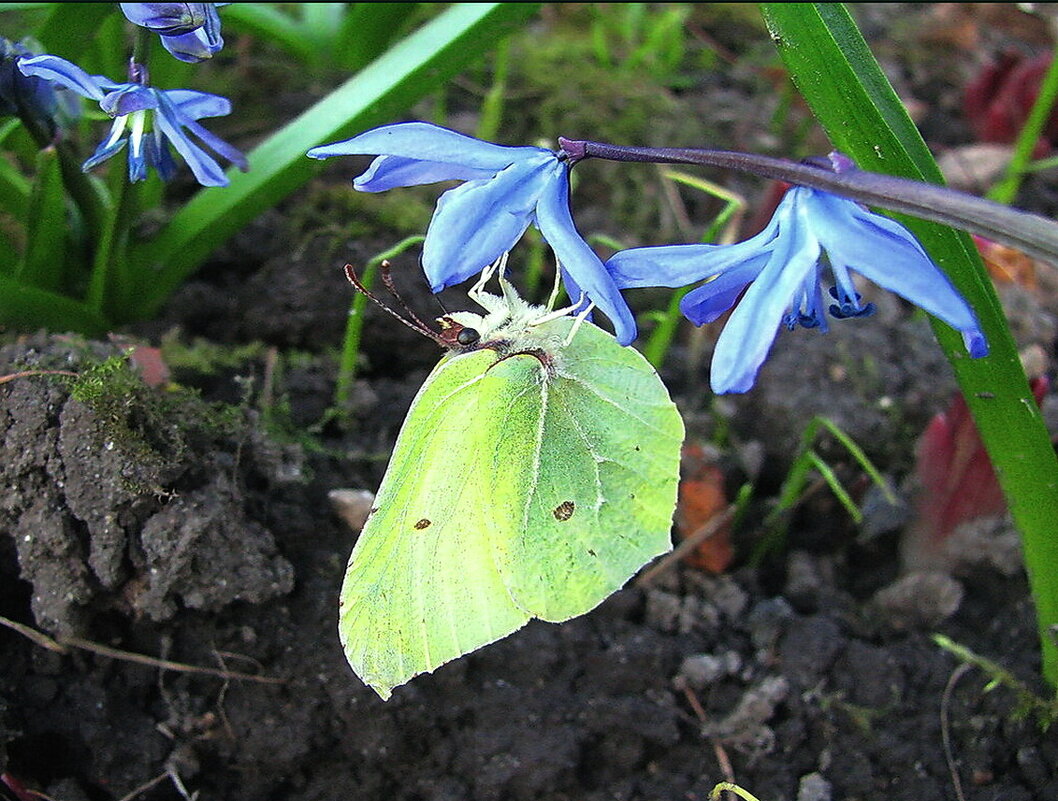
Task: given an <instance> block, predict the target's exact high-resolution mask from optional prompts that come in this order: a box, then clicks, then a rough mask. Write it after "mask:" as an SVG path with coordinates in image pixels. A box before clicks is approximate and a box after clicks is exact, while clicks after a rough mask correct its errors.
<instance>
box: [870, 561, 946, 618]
mask: <svg viewBox="0 0 1058 801" xmlns="http://www.w3.org/2000/svg"><path fill="white" fill-rule="evenodd" d="M964 594H965V591H964V590H963V586H962V584H960V583H959V582H958V581H956V580H955V579H953V578H952V577H951V576H949V575H947V574H946V573H934V572H929V573H926V572H922V573H909V574H908V575H906V576H904V577H903V578H900V579H897V580H896V581H894V582H893V583H892V584H890V585H889V586H887V587H883V588H882V589H880V590H878V592H877V593H875V595H874V598H873V599H872V600H871V605H872V606H873V607H874V609H875V611H876V612H877V613H878V615H879V616H880V617H881V618H882V620H884V621H885V622H886V623H887V624H888V625H889V626H890V627H892V628H894V629H897V630H906V629H918V628H932V627H933V626H936V625H937V624H939V623H941V622H943V621H945V620H947V619H948V618H949V617H951V616H952V615H954V614H955V612H956V611H957V610H958V609H959V605H960V604H961V603H962V599H963V595H964Z"/></svg>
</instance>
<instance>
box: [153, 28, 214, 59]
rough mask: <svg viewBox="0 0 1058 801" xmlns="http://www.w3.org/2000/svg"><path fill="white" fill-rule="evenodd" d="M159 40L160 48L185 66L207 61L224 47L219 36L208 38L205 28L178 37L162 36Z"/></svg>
mask: <svg viewBox="0 0 1058 801" xmlns="http://www.w3.org/2000/svg"><path fill="white" fill-rule="evenodd" d="M161 39H162V47H164V48H165V49H166V50H168V51H169V54H170V55H171V56H172V57H173V58H175V59H178V60H180V61H183V62H184V63H185V64H198V63H200V62H202V61H207V60H209V59H211V58H213V55H214V54H215V53H218V52H219V51H220V50H221V49H222V48H223V47H224V39H222V38H221V36H220V35H219V34H217V35H215V36H210V35H209V33H208V32H207V30H206V29H205V28H199V29H198V30H197V31H192V32H191V33H184V34H181V35H180V36H163V37H161Z"/></svg>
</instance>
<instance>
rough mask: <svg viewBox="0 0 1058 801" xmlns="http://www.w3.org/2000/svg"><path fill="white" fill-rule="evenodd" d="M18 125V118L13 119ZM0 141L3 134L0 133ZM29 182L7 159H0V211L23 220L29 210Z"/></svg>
mask: <svg viewBox="0 0 1058 801" xmlns="http://www.w3.org/2000/svg"><path fill="white" fill-rule="evenodd" d="M13 122H14V123H15V125H16V126H17V125H18V120H13ZM0 141H3V136H2V135H0ZM29 195H30V182H29V181H28V180H27V179H26V177H25V176H24V175H22V173H20V172H19V171H18V170H17V169H15V167H14V166H13V165H12V164H11V163H10V162H9V161H8V160H7V159H0V211H3V212H6V213H7V214H10V215H11V216H12V217H14V218H15V219H16V220H19V221H24V220H25V219H26V214H27V212H28V210H29Z"/></svg>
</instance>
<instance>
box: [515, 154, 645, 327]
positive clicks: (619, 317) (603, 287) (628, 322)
mask: <svg viewBox="0 0 1058 801" xmlns="http://www.w3.org/2000/svg"><path fill="white" fill-rule="evenodd" d="M567 175H568V167H567V166H566V164H564V163H561V162H559V163H556V164H555V165H554V166H553V167H552V168H551V170H549V175H548V183H547V185H546V187H545V188H544V191H543V192H542V193H541V194H540V201H539V203H538V205H537V209H536V223H537V225H539V226H540V233H541V234H542V235H543V237H544V240H545V241H546V242H547V243H548V244H549V245H550V246H551V249H552V250H553V251H554V252H555V258H556V259H557V260H558V263H559V264H560V265H561V267H562V269H563V270H564V271H565V274H567V275H568V276H569V277H571V278H572V279H573V282H572V283H573V286H572V287H569V286H567V290H569V289H571V288H572V290H573V291H574V292H577V297H573V296H572V293H570V294H571V297H570V300H571V302H573V303H576V302H577V301H578V299H579V295H580V291H581V290H583V291H584V292H585V293H586V294H587V296H588V298H589V299H590V300H591V301H592V302H593V303H594V304H595V306H596V308H598V309H599V311H601V312H602V313H603V314H605V315H606V316H607V317H608V318H609V319H610V322H611V323H613V326H614V335H615V336H616V337H617V341H618V342H620V343H621V344H622V345H631V344H632V341H633V340H634V339H635V338H636V320H635V317H634V316H633V315H632V312H631V310H630V309H629V308H628V304H627V303H625V300H624V298H623V297H622V296H621V290H620V289H619V288H618V286H617V284H616V283H615V282H614V280H613V278H612V277H611V276H610V274H609V273H608V272H607V271H606V267H605V266H604V265H603V263H602V260H601V259H600V258H599V257H598V255H596V253H595V251H594V250H592V249H591V247H590V246H589V245H588V243H587V242H585V241H584V239H583V238H582V237H581V235H580V233H578V231H577V227H576V226H575V225H574V224H573V216H572V215H571V214H570V211H569V179H568V177H567Z"/></svg>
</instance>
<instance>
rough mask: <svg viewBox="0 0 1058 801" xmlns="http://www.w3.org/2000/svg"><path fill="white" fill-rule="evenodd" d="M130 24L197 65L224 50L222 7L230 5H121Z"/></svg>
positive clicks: (175, 55)
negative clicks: (145, 30) (133, 24)
mask: <svg viewBox="0 0 1058 801" xmlns="http://www.w3.org/2000/svg"><path fill="white" fill-rule="evenodd" d="M118 5H119V6H121V11H122V13H123V14H124V15H125V17H126V19H128V21H129V22H133V23H135V24H136V25H139V26H141V27H143V28H147V29H148V30H150V31H153V32H154V33H156V34H158V35H159V36H160V37H161V38H162V46H163V47H165V49H166V50H168V51H169V52H170V53H172V54H173V56H174V57H175V58H178V59H180V60H181V61H186V62H187V63H189V64H196V63H198V62H199V61H205V60H206V59H209V58H213V54H214V53H216V52H217V51H219V50H220V49H221V48H222V47H224V39H223V38H221V35H220V17H218V16H217V8H218V7H219V6H226V5H229V4H228V3H118Z"/></svg>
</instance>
